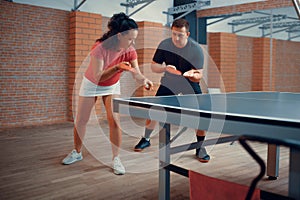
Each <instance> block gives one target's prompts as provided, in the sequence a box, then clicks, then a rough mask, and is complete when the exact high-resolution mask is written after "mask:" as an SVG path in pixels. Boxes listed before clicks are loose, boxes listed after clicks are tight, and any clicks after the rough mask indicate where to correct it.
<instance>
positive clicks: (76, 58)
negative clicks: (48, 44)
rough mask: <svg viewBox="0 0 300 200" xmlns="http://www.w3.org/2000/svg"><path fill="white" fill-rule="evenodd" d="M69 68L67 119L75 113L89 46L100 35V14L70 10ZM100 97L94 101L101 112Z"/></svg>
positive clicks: (70, 118) (71, 118) (71, 117)
mask: <svg viewBox="0 0 300 200" xmlns="http://www.w3.org/2000/svg"><path fill="white" fill-rule="evenodd" d="M69 17H70V25H69V28H70V36H69V41H70V45H69V69H68V72H69V74H68V85H69V87H68V119H69V120H71V121H72V120H73V116H75V113H76V106H77V101H76V100H78V92H79V87H80V83H81V80H82V77H83V74H84V72H85V70H86V67H87V64H86V62H84V60H85V59H87V58H88V54H89V52H90V50H91V47H92V46H93V44H94V43H95V41H96V39H98V38H100V36H101V35H102V29H103V27H102V16H101V15H98V14H93V13H87V12H70V13H69ZM100 101H101V99H98V102H97V103H96V105H97V106H96V108H97V112H98V114H99V115H100V114H101V104H100Z"/></svg>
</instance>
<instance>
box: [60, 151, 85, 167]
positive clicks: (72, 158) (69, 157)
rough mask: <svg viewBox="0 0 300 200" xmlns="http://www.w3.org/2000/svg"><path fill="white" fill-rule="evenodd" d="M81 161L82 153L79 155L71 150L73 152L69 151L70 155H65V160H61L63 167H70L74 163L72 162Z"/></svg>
mask: <svg viewBox="0 0 300 200" xmlns="http://www.w3.org/2000/svg"><path fill="white" fill-rule="evenodd" d="M82 159H83V157H82V153H81V152H80V153H77V151H76V150H75V149H73V150H72V151H71V153H69V155H67V157H65V158H64V159H63V161H62V163H63V164H64V165H70V164H72V163H74V162H77V161H80V160H82Z"/></svg>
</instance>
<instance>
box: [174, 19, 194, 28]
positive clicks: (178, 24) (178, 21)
mask: <svg viewBox="0 0 300 200" xmlns="http://www.w3.org/2000/svg"><path fill="white" fill-rule="evenodd" d="M173 27H176V28H182V27H185V29H186V31H189V30H190V24H189V22H188V21H187V20H185V19H182V18H181V19H176V20H174V22H173V23H172V27H171V28H173Z"/></svg>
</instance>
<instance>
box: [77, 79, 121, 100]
mask: <svg viewBox="0 0 300 200" xmlns="http://www.w3.org/2000/svg"><path fill="white" fill-rule="evenodd" d="M113 94H116V95H120V94H121V91H120V81H118V82H117V83H115V84H113V85H110V86H99V85H96V84H94V83H93V82H91V81H90V80H88V79H87V78H85V77H83V80H82V82H81V86H80V90H79V96H82V97H96V96H105V95H113Z"/></svg>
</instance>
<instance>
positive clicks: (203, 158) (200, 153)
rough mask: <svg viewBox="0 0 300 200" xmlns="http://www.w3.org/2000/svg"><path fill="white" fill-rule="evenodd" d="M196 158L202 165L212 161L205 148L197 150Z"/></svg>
mask: <svg viewBox="0 0 300 200" xmlns="http://www.w3.org/2000/svg"><path fill="white" fill-rule="evenodd" d="M196 157H197V159H198V160H199V161H200V162H202V163H207V162H208V161H209V160H210V156H209V155H208V154H207V152H206V149H205V147H201V148H200V149H196Z"/></svg>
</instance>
